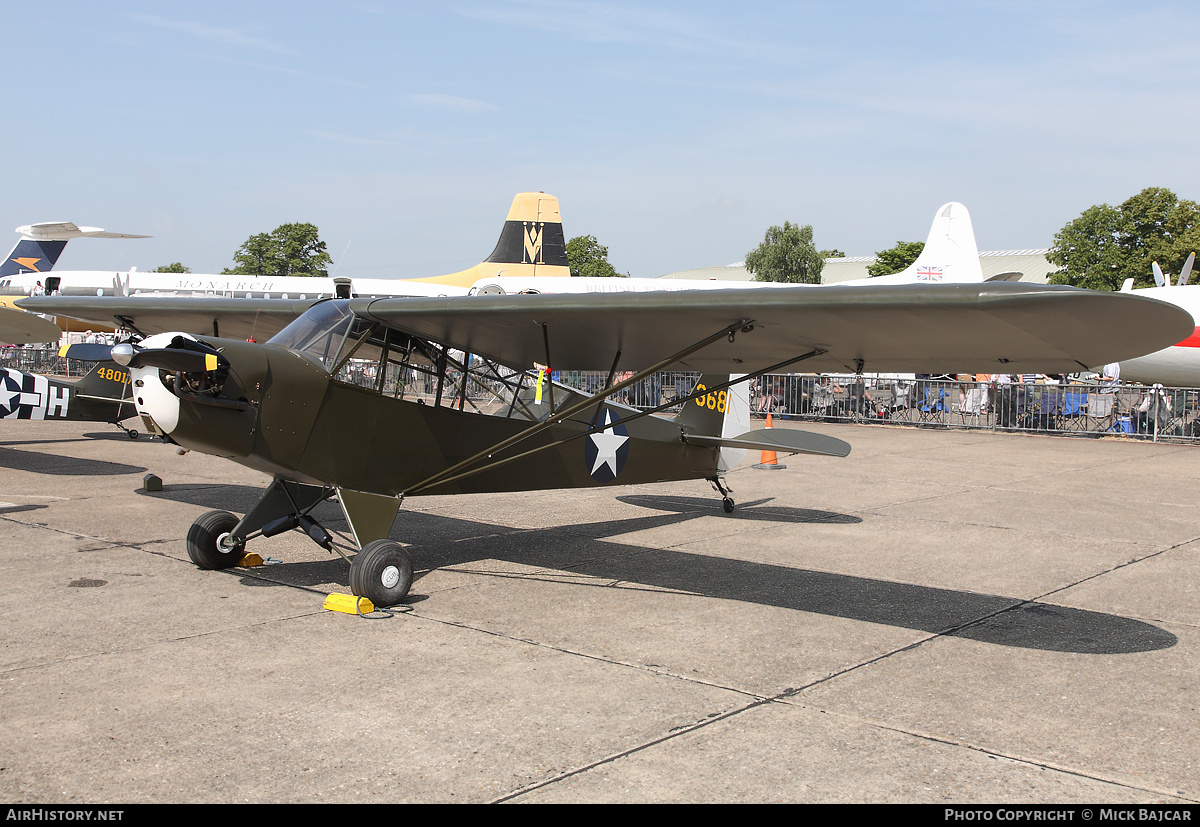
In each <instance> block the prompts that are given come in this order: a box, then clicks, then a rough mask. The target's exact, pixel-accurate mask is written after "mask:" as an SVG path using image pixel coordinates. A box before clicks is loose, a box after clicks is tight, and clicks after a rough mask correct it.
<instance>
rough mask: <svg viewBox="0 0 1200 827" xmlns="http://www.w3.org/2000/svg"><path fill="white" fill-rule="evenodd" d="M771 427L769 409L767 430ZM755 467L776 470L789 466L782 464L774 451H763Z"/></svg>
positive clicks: (768, 412)
mask: <svg viewBox="0 0 1200 827" xmlns="http://www.w3.org/2000/svg"><path fill="white" fill-rule="evenodd" d="M770 429H771V412H770V411H767V430H770ZM754 467H755V468H759V469H761V470H763V471H775V470H778V469H780V468H787V466H786V465H784V464H782V463H781V462H780V461H779V457H777V456H776V455H775V452H774V451H763V452H762V457H761V458H760V459H759V461H758V463H757V464H755V466H754Z"/></svg>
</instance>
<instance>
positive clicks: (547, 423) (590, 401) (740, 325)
mask: <svg viewBox="0 0 1200 827" xmlns="http://www.w3.org/2000/svg"><path fill="white" fill-rule="evenodd" d="M752 323H753V320H752V319H741V320H739V321H736V322H734V323H733V324H731V325H729V326H727V327H723V328H721V329H720V330H719V331H717V332H716V333H714V334H712V335H711V336H708V337H706V338H704V339H701V340H700V341H699V342H696V344H694V345H691V346H690V347H686V348H684V349H683V350H681V351H679V352H678V353H676V354H675V355H674V356H668V357H667V358H666V359H663V360H662V361H661V362H658V363H656V364H654V365H651V366H650V367H648V368H646V369H645V370H643V371H640V372H638V373H635V374H634V375H633V376H630V377H629V378H628V379H625V380H623V381H621V382H618V383H617V384H615V385H610V386H609V387H608V388H607V389H606V391H607V393H603V392H602V394H596V395H593V396H589V397H588V398H587V399H585V400H583V401H582V402H579V403H577V404H575V405H572V406H571V407H570V408H568V409H567V410H565V411H561V412H559V413H557V414H553V415H551V416H550V417H548V418H547V419H545V420H543V421H541V422H538V423H537V424H535V425H531V426H530V427H528V428H526V429H525V430H524V431H521V433H519V434H516V435H515V436H511V437H509V438H508V439H505V440H502V441H501V442H497V443H496V444H495V445H493V446H492V447H490V448H488V449H487V450H484V451H480V452H479V453H478V454H475V455H474V456H471V457H467V458H466V459H464V460H463V461H462V462H458V463H455V464H454V465H451V466H450V467H449V468H445V469H443V470H441V471H439V472H438V473H436V474H434V475H433V476H431V477H426V478H425V479H423V480H421V481H420V482H418V483H417V484H416V485H413V486H410V487H409V489H408V490H407V491H405V492H401V494H400V497H401V499H403V498H404V496H405V495H407V494H415V493H416V492H417V491H422V490H424V489H426V488H429V487H430V486H431V485H433V484H434V483H437V482H440V481H442V480H444V479H445V478H446V477H449V476H450V475H451V474H454V473H456V472H457V471H459V470H460V469H462V468H466V467H468V466H471V465H474V464H475V463H476V462H478V461H479V460H481V459H484V458H486V457H490V456H491V455H492V454H494V453H495V452H497V451H502V450H504V449H505V448H507V447H508V446H510V445H515V444H516V443H518V442H522V441H524V440H526V439H528V438H529V437H531V436H533V435H534V434H540V433H541V432H542V431H544V430H546V429H547V428H549V427H551V426H552V425H557V424H558V423H559V422H561V421H562V420H564V419H566V418H567V417H569V416H572V415H574V414H576V413H579V412H580V411H582V410H584V409H585V408H587V407H589V406H591V405H594V404H595V403H596V401H597V400H598V399H603V397H604V396H608V395H609V394H613V393H616V392H617V391H621V390H624V389H625V388H627V387H629V386H630V385H633V384H636V383H638V382H640V381H642V380H643V379H645V378H646V377H647V376H649V375H650V374H652V373H658V371H660V370H663V369H664V368H666V367H667V365H672V364H674V363H675V362H678V361H680V360H682V359H686V358H687V357H688V356H691V355H692V354H693V353H695V352H696V351H698V350H700V349H702V348H706V347H708V346H709V345H711V344H712V343H713V342H715V341H717V340H719V339H721V338H722V337H724V336H733V335H734V334H736V333H737V332H738V331H739V330H742V329H744V328H750V326H751V324H752ZM739 381H740V380H739ZM706 392H707V391H706ZM439 403H440V400H439ZM656 410H657V409H656ZM475 473H478V472H475Z"/></svg>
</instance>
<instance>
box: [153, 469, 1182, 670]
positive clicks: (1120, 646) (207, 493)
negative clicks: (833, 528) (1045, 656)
mask: <svg viewBox="0 0 1200 827" xmlns="http://www.w3.org/2000/svg"><path fill="white" fill-rule="evenodd" d="M259 493H260V491H259V489H257V488H253V487H250V486H236V485H235V486H228V485H222V486H216V485H214V486H208V485H179V486H168V487H164V490H163V492H162V493H160V494H153V495H148V496H155V497H166V498H168V499H174V500H178V501H181V502H189V503H194V504H198V505H204V506H208V507H211V508H227V509H229V510H231V511H234V512H238V511H244V510H245V509H246V508H248V507H249V506H250V505H252V504H253V503H254V502H255V500H256V499H257V497H258V495H259ZM617 499H618V500H619V501H620V502H623V503H625V504H628V505H636V506H642V507H645V508H649V509H654V510H655V511H658V512H659V513H655V514H651V515H647V516H644V517H632V518H621V519H615V520H608V521H603V522H595V523H572V524H570V525H563V526H551V527H547V528H535V529H525V528H513V527H511V526H502V525H495V524H491V523H487V522H480V521H474V520H468V519H462V518H457V517H445V516H440V515H435V514H428V513H424V512H420V511H407V510H402V511H401V512H400V517H399V518H398V519H397V520H396V523H395V525H394V526H393V528H392V533H391V537H392V539H394V540H398V541H400V542H402V543H406V544H408V545H410V546H411V548H410V552H411V553H412V554H413V557H414V562H415V564H416V566H417V569H418V580H417V582H418V583H419V578H420V576H421V574H422V573H427V572H428V571H430V570H434V569H439V568H445V567H449V566H459V567H464V566H466V565H469V564H470V563H472V562H478V561H485V560H502V561H505V562H506V563H510V564H516V565H520V566H525V567H529V568H531V569H534V570H538V569H546V570H549V571H550V572H552V573H553V575H552V576H553V579H554V581H555V582H557V583H561V582H562V577H561V575H562V573H563V572H569V573H573V574H578V575H580V576H581V577H586V578H588V581H589V582H594V581H596V580H599V581H610V582H611V581H615V582H617V583H619V584H621V585H623V586H625V587H628V586H636V585H643V586H649V587H653V588H656V589H669V590H672V591H678V592H684V593H689V594H695V595H698V596H701V597H705V598H714V599H719V600H738V601H742V602H746V603H754V604H758V605H762V606H774V607H778V608H784V609H793V610H796V611H799V612H812V613H815V614H823V615H827V616H830V617H842V618H847V619H851V620H860V621H865V622H868V623H879V624H883V625H888V626H894V627H898V628H906V629H915V630H918V631H923V632H928V633H930V634H943V635H950V636H954V637H960V638H965V639H968V640H975V641H979V642H982V643H992V644H998V645H1002V646H1015V647H1019V648H1026V649H1039V650H1046V651H1055V652H1071V653H1078V654H1097V655H1111V654H1128V653H1133V652H1148V651H1155V650H1159V649H1165V648H1168V647H1170V646H1174V645H1175V644H1176V642H1177V638H1176V637H1175V636H1174V635H1173V634H1171V633H1170V632H1167V631H1165V630H1163V629H1160V628H1158V627H1157V626H1153V625H1151V624H1149V623H1145V622H1143V621H1140V620H1135V619H1132V618H1127V617H1121V616H1119V615H1113V614H1107V613H1103V612H1093V611H1087V610H1083V609H1074V608H1070V607H1066V606H1058V605H1053V604H1046V603H1037V602H1028V601H1025V600H1023V599H1021V598H1016V597H1005V596H1002V595H991V594H980V593H977V592H969V591H959V590H955V589H943V588H935V587H931V586H919V585H913V584H910V583H896V582H891V581H887V580H876V579H873V578H867V577H857V576H853V575H846V574H833V573H830V572H822V571H812V570H808V569H799V568H792V567H788V566H781V565H776V564H772V563H759V562H753V561H748V560H736V559H729V558H725V557H715V556H711V555H707V554H695V553H691V552H687V551H682V550H680V549H663V548H653V547H647V546H639V545H636V544H631V543H623V542H612V541H610V540H608V539H607V538H610V537H615V536H622V535H629V534H632V533H633V532H637V531H645V530H649V529H653V528H658V527H661V526H670V525H680V526H681V525H684V524H686V523H687V522H690V521H692V520H695V519H697V518H700V517H704V516H711V517H713V518H714V519H721V520H739V521H740V520H756V521H757V520H763V521H776V522H793V523H857V522H861V519H860V518H858V517H855V516H852V515H847V514H837V513H835V512H828V511H815V510H810V509H800V508H790V507H786V506H764V505H759V504H755V503H748V504H746V505H742V506H739V507H738V509H737V511H735V512H734V513H733V514H731V515H725V514H722V513H721V508H720V502H719V500H717V499H716V498H715V497H714V498H712V499H703V498H689V497H669V496H646V495H636V496H622V497H618V498H617ZM768 501H769V500H762V501H758V502H759V503H765V502H768ZM314 516H316V518H317V519H318V520H319V521H321V522H322V524H323V525H325V526H326V528H328V529H330V530H331V531H340V532H345V531H346V523H345V520H344V519H343V518H342V516H341V511H340V509H339V508H338V507H337V505H336V504H333V503H325V504H322V506H320V507H319V509H318V510H317V511H314ZM254 550H255V551H257V552H258V553H259V554H262V555H263V556H264V557H265V556H267V555H269V554H270V541H267V542H265V543H260V544H258V546H257V547H256V548H255V549H254ZM348 569H349V567H348V566H346V564H345V562H344V561H343V560H341V559H340V558H332V559H330V560H328V561H320V562H310V563H283V564H280V565H274V566H269V567H265V568H260V569H256V570H255V573H254V574H253V575H248V574H247V575H246V576H244V577H243V578H242V579H243V582H245V583H246V584H247V585H255V586H263V585H269V584H270V583H269V581H275V582H277V583H281V584H287V585H292V586H310V587H311V586H316V585H319V584H328V583H338V584H341V585H343V586H344V585H346V584H347V583H348V582H349V579H348V577H349V571H348ZM470 571H472V572H473V573H475V574H483V575H492V576H496V577H521V578H522V579H524V580H530V579H537V574H536V573H535V574H519V575H518V574H514V573H512V572H501V571H494V570H493V571H487V570H476V569H470ZM252 581H253V582H252ZM593 587H599V588H604V587H608V586H593ZM419 591H420V590H419V588H417V587H416V585H415V584H414V593H413V596H412V597H411V598H410V599H411V601H412V602H417V601H419V600H421V599H424V598H423V597H422V596H421V595H420V594H419ZM797 622H803V621H802V620H798V621H797Z"/></svg>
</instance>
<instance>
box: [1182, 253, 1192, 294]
mask: <svg viewBox="0 0 1200 827" xmlns="http://www.w3.org/2000/svg"><path fill="white" fill-rule="evenodd" d="M1195 263H1196V254H1195V253H1192V254H1191V255H1190V256H1188V257H1187V261H1185V262H1184V263H1183V269H1182V270H1180V271H1179V286H1180V287H1183V286H1184V285H1185V284H1187V283H1188V279H1189V278H1190V277H1191V275H1192V265H1193V264H1195Z"/></svg>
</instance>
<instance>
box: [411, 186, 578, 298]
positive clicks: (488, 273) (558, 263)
mask: <svg viewBox="0 0 1200 827" xmlns="http://www.w3.org/2000/svg"><path fill="white" fill-rule="evenodd" d="M501 274H503V275H504V276H569V275H571V269H570V267H569V266H568V265H567V241H566V237H565V236H564V235H563V227H562V214H561V213H559V210H558V199H557V198H555V197H554V196H553V195H547V194H546V193H544V192H519V193H517V196H516V197H515V198H514V199H513V202H512V206H511V207H510V208H509V210H508V218H506V219H505V220H504V229H502V230H501V231H500V240H499V241H497V242H496V249H494V250H492V254H491V255H490V256H488V257H487V258H486V259H484V260H483V261H482V262H480V263H479V264H476V265H475V266H474V267H471V268H469V269H467V270H463V271H461V272H458V273H451V274H449V275H445V276H433V277H431V278H424V279H413V281H424V282H429V283H431V284H447V285H453V286H457V287H470V286H471V285H473V284H474V283H475V282H477V281H479V279H482V278H488V277H494V276H498V275H501Z"/></svg>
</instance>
